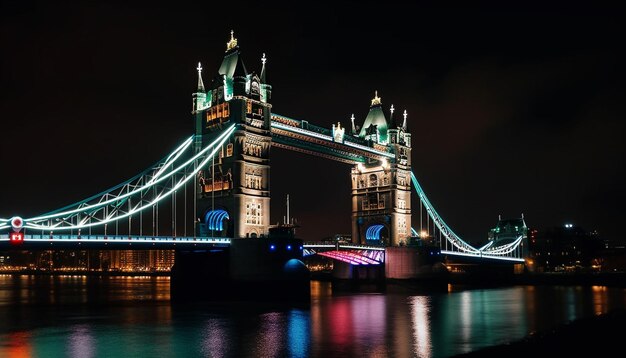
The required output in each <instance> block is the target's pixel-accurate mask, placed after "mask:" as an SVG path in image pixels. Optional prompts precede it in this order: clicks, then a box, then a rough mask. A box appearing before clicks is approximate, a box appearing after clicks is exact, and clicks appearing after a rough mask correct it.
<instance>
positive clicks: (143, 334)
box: [0, 275, 626, 357]
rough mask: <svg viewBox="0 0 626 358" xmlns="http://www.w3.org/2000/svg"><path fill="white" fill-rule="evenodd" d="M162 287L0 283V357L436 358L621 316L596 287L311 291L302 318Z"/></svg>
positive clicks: (625, 294)
mask: <svg viewBox="0 0 626 358" xmlns="http://www.w3.org/2000/svg"><path fill="white" fill-rule="evenodd" d="M198 284H202V283H200V282H199V283H198ZM169 288H170V280H169V278H168V277H86V276H27V275H0V312H1V313H0V317H2V320H0V357H448V356H452V355H455V354H460V353H465V352H470V351H475V350H477V349H480V348H483V347H487V346H492V345H497V344H503V343H507V342H511V341H516V340H519V339H522V338H523V337H525V336H527V335H528V334H529V333H531V332H545V331H548V330H550V329H552V328H554V327H556V326H557V325H559V324H562V323H566V322H569V321H572V320H575V319H578V318H582V317H590V316H594V315H598V314H602V313H607V312H610V311H614V310H621V309H624V308H625V307H626V289H622V288H608V287H604V286H591V287H582V286H511V287H503V288H489V289H466V288H462V287H460V286H453V285H450V286H449V287H448V291H447V292H437V293H428V294H416V293H413V292H411V291H408V292H407V291H405V290H400V291H398V292H396V290H387V291H386V292H385V293H376V292H374V293H372V292H370V293H363V292H349V293H348V292H342V293H337V292H333V290H332V285H331V283H329V282H320V281H312V282H311V304H310V306H305V307H301V306H295V307H290V306H271V305H267V304H255V303H253V302H220V303H194V304H172V303H171V302H170V292H169ZM392 291H393V292H392ZM251 297H254V294H251Z"/></svg>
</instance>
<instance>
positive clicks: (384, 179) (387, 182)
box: [383, 175, 389, 185]
mask: <svg viewBox="0 0 626 358" xmlns="http://www.w3.org/2000/svg"><path fill="white" fill-rule="evenodd" d="M383 185H389V178H388V177H387V176H386V175H385V176H384V177H383Z"/></svg>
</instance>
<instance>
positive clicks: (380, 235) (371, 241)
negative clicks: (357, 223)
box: [365, 223, 389, 246]
mask: <svg viewBox="0 0 626 358" xmlns="http://www.w3.org/2000/svg"><path fill="white" fill-rule="evenodd" d="M388 240H389V228H388V227H387V225H385V224H380V223H375V224H371V225H369V226H368V227H367V229H365V242H366V244H367V245H376V246H378V245H385V244H386V243H387V241H388Z"/></svg>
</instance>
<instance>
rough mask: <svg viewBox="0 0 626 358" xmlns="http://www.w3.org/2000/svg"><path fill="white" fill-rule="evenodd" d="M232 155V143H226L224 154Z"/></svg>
mask: <svg viewBox="0 0 626 358" xmlns="http://www.w3.org/2000/svg"><path fill="white" fill-rule="evenodd" d="M232 155H233V143H228V144H227V145H226V156H227V157H230V156H232Z"/></svg>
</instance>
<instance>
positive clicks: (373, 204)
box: [367, 194, 378, 209]
mask: <svg viewBox="0 0 626 358" xmlns="http://www.w3.org/2000/svg"><path fill="white" fill-rule="evenodd" d="M367 201H368V202H369V208H370V209H378V197H377V195H376V194H370V195H369V198H368V199H367Z"/></svg>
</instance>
